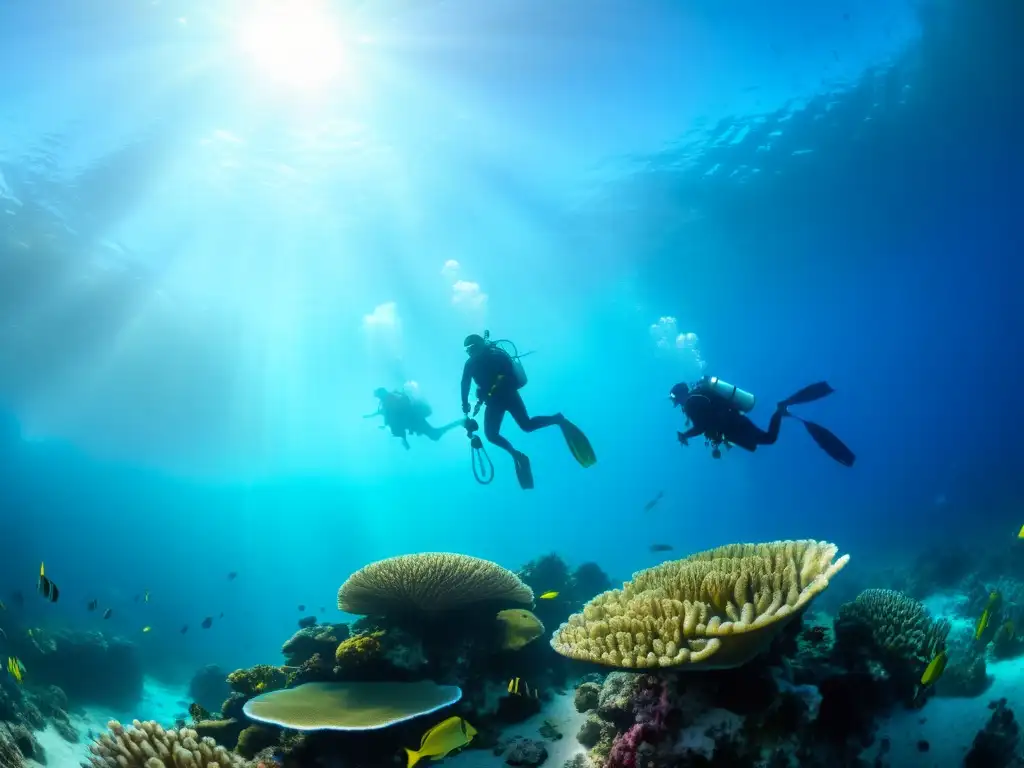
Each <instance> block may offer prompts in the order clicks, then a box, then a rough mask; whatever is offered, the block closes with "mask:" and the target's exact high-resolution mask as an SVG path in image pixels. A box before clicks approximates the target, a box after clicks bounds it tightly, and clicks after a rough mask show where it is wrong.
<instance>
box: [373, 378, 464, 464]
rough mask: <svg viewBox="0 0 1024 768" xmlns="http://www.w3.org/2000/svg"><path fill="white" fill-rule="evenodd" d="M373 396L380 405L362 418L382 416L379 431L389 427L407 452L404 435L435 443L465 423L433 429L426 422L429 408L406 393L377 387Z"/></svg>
mask: <svg viewBox="0 0 1024 768" xmlns="http://www.w3.org/2000/svg"><path fill="white" fill-rule="evenodd" d="M373 394H374V397H376V398H377V399H378V400H380V403H378V405H377V410H376V411H374V412H373V413H369V414H367V415H366V416H363V418H364V419H372V418H374V417H376V416H383V417H384V426H382V427H381V429H387V428H389V427H390V428H391V434H392V435H394V436H395V437H398V438H401V440H402V447H403V448H405V450H409V440H408V438H407V437H406V433H408V434H410V435H426V436H427V437H429V438H430V439H431V440H433V441H435V442H437V441H438V440H440V439H441V435H443V434H444V433H445V432H447V431H448V430H450V429H454V428H455V427H459V426H462V425H463V424H464V423H465V421H464V420H463V419H457V420H456V421H453V422H452V423H451V424H445V425H444V426H443V427H435V426H432V425H431V424H430V422H428V421H427V417H428V416H429V415H430V406H429V405H427V404H426V403H425V402H424V401H423V400H419V399H414V398H412V397H409V395H408V393H406V392H402V391H401V390H398V389H396V390H393V391H391V392H388V391H387V390H386V389H385V388H384V387H377V389H375V390H373Z"/></svg>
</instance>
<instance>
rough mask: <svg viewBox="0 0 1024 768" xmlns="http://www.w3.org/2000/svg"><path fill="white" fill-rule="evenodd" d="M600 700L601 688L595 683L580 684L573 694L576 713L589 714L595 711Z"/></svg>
mask: <svg viewBox="0 0 1024 768" xmlns="http://www.w3.org/2000/svg"><path fill="white" fill-rule="evenodd" d="M600 700H601V686H600V685H598V684H597V683H580V684H579V685H578V686H576V692H575V693H574V694H573V706H575V707H576V711H577V712H589V711H590V710H592V709H597V705H598V703H599V702H600Z"/></svg>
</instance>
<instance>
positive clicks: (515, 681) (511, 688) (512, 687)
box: [508, 677, 540, 699]
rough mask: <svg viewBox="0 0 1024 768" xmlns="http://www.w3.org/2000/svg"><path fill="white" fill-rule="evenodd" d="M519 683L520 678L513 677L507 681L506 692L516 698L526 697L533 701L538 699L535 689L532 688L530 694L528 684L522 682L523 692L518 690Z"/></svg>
mask: <svg viewBox="0 0 1024 768" xmlns="http://www.w3.org/2000/svg"><path fill="white" fill-rule="evenodd" d="M520 682H521V678H518V677H513V678H512V679H511V680H509V681H508V692H509V693H511V694H514V695H516V696H526V697H527V698H530V697H533V698H534V699H539V698H540V695H539V694H538V693H537V689H536V688H534V689H533V691H532V692H531V691H530V684H529V683H525V682H524V683H523V685H522V689H523V690H522V691H520V690H519V688H520V686H519V683H520Z"/></svg>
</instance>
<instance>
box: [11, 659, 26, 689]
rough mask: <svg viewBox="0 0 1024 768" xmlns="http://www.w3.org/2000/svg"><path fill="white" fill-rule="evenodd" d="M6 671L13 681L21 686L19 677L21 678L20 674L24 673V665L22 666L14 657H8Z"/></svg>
mask: <svg viewBox="0 0 1024 768" xmlns="http://www.w3.org/2000/svg"><path fill="white" fill-rule="evenodd" d="M7 671H8V672H9V673H10V674H11V677H13V678H14V679H15V680H17V681H18V683H19V684H21V677H22V674H23V673H24V672H25V665H24V664H22V663H21V662H20V661H19V660H18V659H16V658H15V657H14V656H8V657H7Z"/></svg>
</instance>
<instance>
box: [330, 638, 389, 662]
mask: <svg viewBox="0 0 1024 768" xmlns="http://www.w3.org/2000/svg"><path fill="white" fill-rule="evenodd" d="M385 634H386V633H385V632H384V631H383V630H378V631H377V632H367V633H365V634H359V635H353V636H352V637H350V638H348V640H344V641H342V642H341V643H339V644H338V647H337V649H335V652H334V660H335V662H337V664H338V666H339V667H341V668H342V669H352V668H353V667H359V666H362V665H364V664H367V663H368V662H371V661H376V660H377V659H378V658H379V657H380V655H381V653H382V652H383V647H382V645H381V642H380V640H381V638H382V637H384V635H385Z"/></svg>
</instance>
